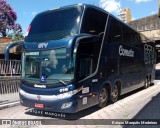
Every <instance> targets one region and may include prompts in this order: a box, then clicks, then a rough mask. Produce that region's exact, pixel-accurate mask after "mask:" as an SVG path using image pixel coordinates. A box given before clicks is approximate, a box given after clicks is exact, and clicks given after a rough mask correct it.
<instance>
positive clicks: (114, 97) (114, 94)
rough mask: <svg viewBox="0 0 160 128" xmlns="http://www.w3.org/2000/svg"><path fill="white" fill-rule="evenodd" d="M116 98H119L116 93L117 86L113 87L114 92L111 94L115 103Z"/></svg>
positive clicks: (117, 92)
mask: <svg viewBox="0 0 160 128" xmlns="http://www.w3.org/2000/svg"><path fill="white" fill-rule="evenodd" d="M118 96H119V91H118V88H117V86H115V88H114V90H113V92H112V98H113V101H117V100H118Z"/></svg>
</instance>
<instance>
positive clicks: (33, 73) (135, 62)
mask: <svg viewBox="0 0 160 128" xmlns="http://www.w3.org/2000/svg"><path fill="white" fill-rule="evenodd" d="M17 45H22V47H23V49H22V65H21V84H20V90H19V94H20V102H21V104H22V105H23V106H27V107H30V108H36V109H43V110H48V111H55V112H64V113H76V112H78V111H80V110H83V109H86V108H88V107H91V106H94V105H98V106H99V107H105V106H106V104H107V103H108V102H112V103H114V102H116V101H117V100H118V98H119V96H120V95H123V94H125V93H128V92H130V91H132V90H135V89H137V88H140V87H144V88H147V87H149V86H150V85H151V83H153V80H154V77H155V46H154V42H153V41H152V40H150V39H147V38H146V37H145V36H143V35H142V34H140V33H138V32H137V31H135V30H134V29H132V28H131V27H130V26H128V25H127V24H125V23H123V22H121V21H120V20H118V19H117V18H116V17H114V16H113V15H111V14H109V13H108V12H106V11H104V10H103V9H100V8H98V7H96V6H92V5H85V4H79V5H72V6H66V7H61V8H57V9H54V10H49V11H45V12H42V13H40V14H38V15H37V16H35V18H34V19H33V21H32V22H31V24H30V25H29V28H28V35H27V36H26V37H25V40H24V42H16V43H13V44H10V45H9V46H8V47H7V48H6V58H7V57H8V51H9V49H10V48H11V47H14V46H17Z"/></svg>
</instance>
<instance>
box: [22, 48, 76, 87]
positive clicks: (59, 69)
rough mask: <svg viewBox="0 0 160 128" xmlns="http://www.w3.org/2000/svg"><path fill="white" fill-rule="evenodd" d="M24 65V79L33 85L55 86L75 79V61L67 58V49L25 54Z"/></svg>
mask: <svg viewBox="0 0 160 128" xmlns="http://www.w3.org/2000/svg"><path fill="white" fill-rule="evenodd" d="M22 64H23V66H22V78H23V79H24V80H25V81H30V82H31V83H32V82H33V83H40V82H46V83H47V84H54V83H59V82H62V81H65V82H68V81H69V82H70V81H71V80H73V78H74V61H73V59H72V58H66V48H59V49H54V50H47V51H36V52H25V53H24V56H23V61H22Z"/></svg>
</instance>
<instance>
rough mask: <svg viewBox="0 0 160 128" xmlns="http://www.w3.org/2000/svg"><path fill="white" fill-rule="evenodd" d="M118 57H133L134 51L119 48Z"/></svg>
mask: <svg viewBox="0 0 160 128" xmlns="http://www.w3.org/2000/svg"><path fill="white" fill-rule="evenodd" d="M119 55H120V56H128V57H134V51H133V50H132V49H130V50H128V49H124V48H123V46H122V45H120V46H119Z"/></svg>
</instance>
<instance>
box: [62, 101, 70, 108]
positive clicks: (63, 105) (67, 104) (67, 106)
mask: <svg viewBox="0 0 160 128" xmlns="http://www.w3.org/2000/svg"><path fill="white" fill-rule="evenodd" d="M71 105H72V102H68V103H64V104H62V106H61V109H65V108H69V107H71Z"/></svg>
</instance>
